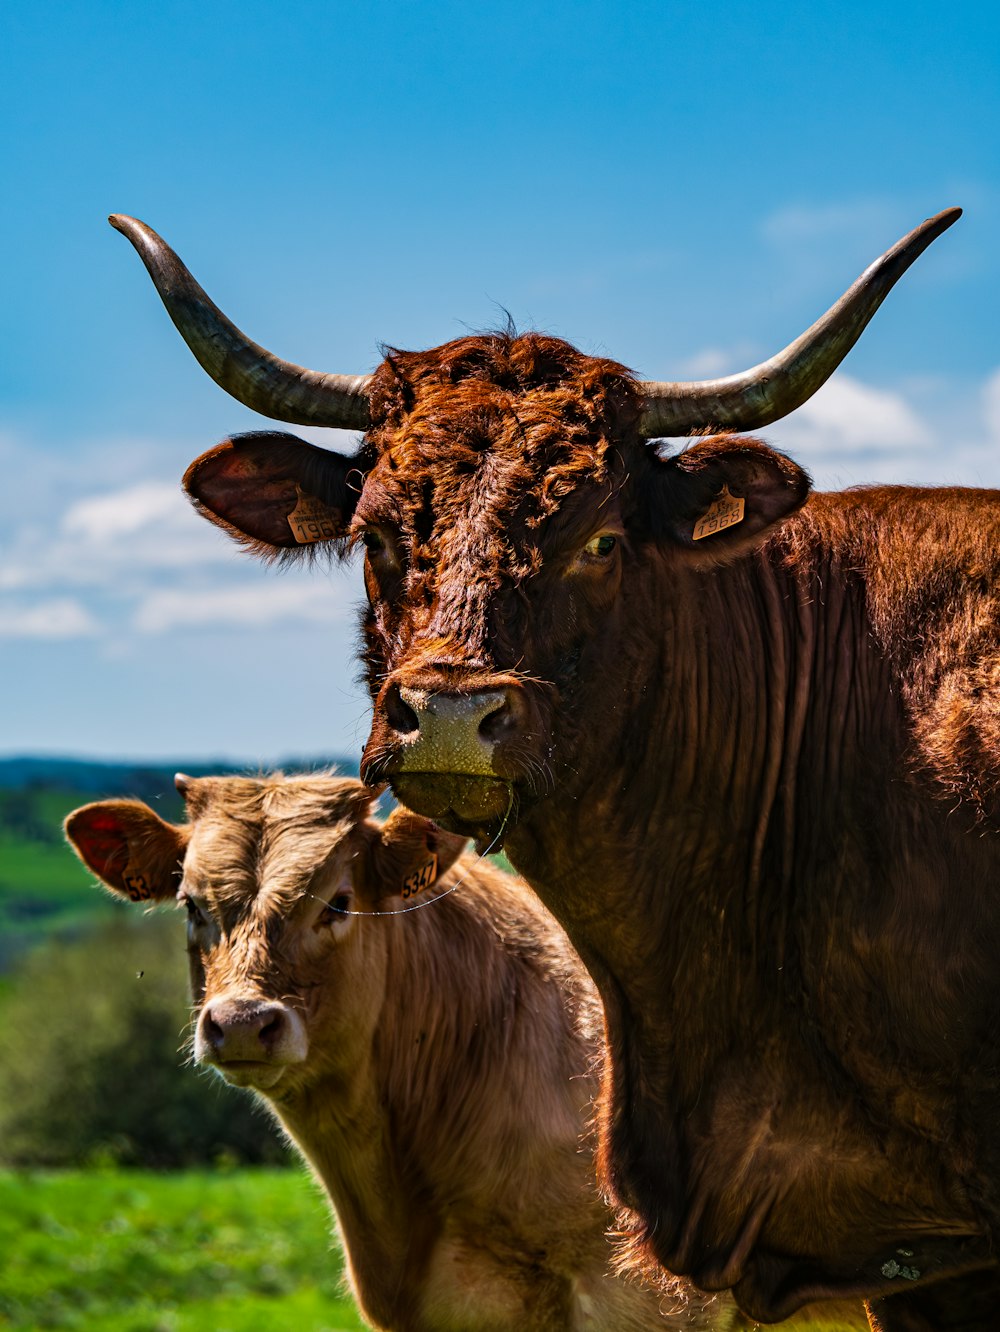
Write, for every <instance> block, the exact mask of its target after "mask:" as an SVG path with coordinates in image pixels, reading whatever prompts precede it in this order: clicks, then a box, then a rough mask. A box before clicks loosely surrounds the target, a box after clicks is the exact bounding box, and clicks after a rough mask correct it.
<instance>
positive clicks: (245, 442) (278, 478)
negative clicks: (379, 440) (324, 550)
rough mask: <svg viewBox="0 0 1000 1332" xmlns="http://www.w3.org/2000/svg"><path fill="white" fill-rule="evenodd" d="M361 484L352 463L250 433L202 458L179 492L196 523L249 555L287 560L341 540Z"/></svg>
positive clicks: (269, 434)
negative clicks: (205, 522) (201, 521)
mask: <svg viewBox="0 0 1000 1332" xmlns="http://www.w3.org/2000/svg"><path fill="white" fill-rule="evenodd" d="M352 473H353V475H352ZM349 478H350V481H351V482H353V484H349ZM362 480H363V475H362V469H361V467H359V460H358V459H355V458H345V457H343V456H342V455H341V454H339V453H332V452H331V451H330V450H329V449H319V448H317V447H316V446H315V445H314V444H307V443H306V442H305V440H302V439H296V437H295V436H294V435H286V434H278V433H277V432H273V431H257V432H254V433H253V434H248V435H235V436H233V438H232V439H225V440H223V441H222V443H221V444H218V445H217V446H216V447H215V448H214V449H209V451H208V453H203V454H202V456H201V457H200V458H197V459H196V460H195V461H194V462H193V463H192V464H191V466H190V467H189V468H188V469H187V471H186V472H185V473H184V482H183V484H184V489H185V490H186V491H187V493H188V495H189V496H190V497H191V500H192V501H193V503H194V506H195V508H196V509H198V511H199V512H200V513H201V514H202V515H203V516H204V517H206V518H208V519H209V521H210V522H213V523H215V525H216V526H217V527H221V528H222V529H223V531H225V532H228V533H229V535H230V536H232V537H234V538H235V539H236V540H237V541H240V542H242V543H243V544H244V545H246V546H249V547H250V549H251V550H252V551H253V552H254V553H255V554H258V555H264V556H276V555H285V556H288V555H295V554H300V553H302V552H303V551H310V550H314V549H315V548H316V547H317V545H320V544H329V543H335V542H338V541H341V542H342V541H343V540H344V538H345V537H346V535H347V528H348V525H349V523H350V520H351V515H352V513H353V512H354V505H355V503H356V501H357V498H358V494H359V493H360V490H361V483H362Z"/></svg>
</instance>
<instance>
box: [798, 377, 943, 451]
mask: <svg viewBox="0 0 1000 1332" xmlns="http://www.w3.org/2000/svg"><path fill="white" fill-rule="evenodd" d="M781 434H782V437H783V439H784V440H785V441H786V442H787V443H788V445H789V447H793V448H797V449H803V450H807V451H819V452H829V453H832V454H834V455H837V456H842V455H843V454H845V453H848V454H850V453H858V452H871V451H876V452H884V451H886V450H888V451H891V452H892V453H893V454H894V455H895V456H897V457H898V456H899V454H900V452H901V451H903V450H907V449H910V450H920V451H922V450H923V449H924V448H926V447H927V445H928V444H929V443H930V433H929V431H928V429H927V426H926V425H925V424H924V422H923V421H922V420H921V418H920V417H919V416H918V415H917V413H916V412H915V411H914V410H913V408H912V407H911V406H910V404H909V403H908V402H907V401H906V399H905V398H904V397H903V396H902V395H901V394H899V393H894V392H892V391H891V390H889V389H880V388H873V387H872V386H871V385H870V384H862V383H861V381H860V380H858V379H854V378H852V377H851V376H850V375H845V374H843V373H839V374H836V375H834V376H833V378H832V379H830V380H828V381H827V383H826V384H824V385H823V387H822V388H821V389H820V390H819V391H818V392H817V393H815V394H814V395H813V397H811V398H810V399H809V401H808V402H806V403H804V404H803V405H802V406H801V407H800V408H799V409H798V411H796V412H793V413H792V415H791V416H789V417H788V418H787V419H786V420H785V421H784V422H782V424H781Z"/></svg>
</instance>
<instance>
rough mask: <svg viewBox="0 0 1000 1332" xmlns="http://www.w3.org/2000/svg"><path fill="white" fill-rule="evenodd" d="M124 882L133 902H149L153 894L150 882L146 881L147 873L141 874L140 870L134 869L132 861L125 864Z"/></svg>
mask: <svg viewBox="0 0 1000 1332" xmlns="http://www.w3.org/2000/svg"><path fill="white" fill-rule="evenodd" d="M122 883H123V884H124V885H125V891H126V892H127V893H128V895H129V897H130V898H131V899H132V901H133V902H148V901H149V899H150V898H151V897H152V896H153V894H152V892H151V891H150V888H149V884H148V883H147V882H146V876H145V874H140V873H139V871H138V870H136V869H133V868H132V865H131V862H130V863H129V864H128V865H126V866H125V870H124V873H123V874H122Z"/></svg>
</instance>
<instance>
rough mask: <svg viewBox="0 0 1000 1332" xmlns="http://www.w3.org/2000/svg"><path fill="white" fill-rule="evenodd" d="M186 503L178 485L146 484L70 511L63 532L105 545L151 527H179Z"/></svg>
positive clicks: (80, 504) (94, 499) (93, 498)
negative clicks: (180, 512) (179, 519)
mask: <svg viewBox="0 0 1000 1332" xmlns="http://www.w3.org/2000/svg"><path fill="white" fill-rule="evenodd" d="M183 503H184V501H183V499H182V497H181V494H180V492H179V490H178V487H177V486H176V485H171V484H168V483H167V482H164V481H145V482H142V483H140V484H139V485H136V486H129V487H128V488H127V489H125V490H118V491H113V492H112V493H110V494H105V495H92V496H90V498H88V499H83V500H79V501H77V503H76V504H73V505H71V506H70V508H69V509H67V511H66V514H65V516H64V518H63V521H62V529H63V531H64V532H65V533H66V534H67V535H69V536H79V537H82V538H83V539H84V540H87V541H93V542H95V543H101V542H106V541H114V540H116V539H117V538H118V537H121V536H130V535H131V534H132V533H133V532H141V531H142V530H143V529H144V528H146V527H148V526H149V525H150V524H151V523H160V524H166V525H167V526H168V527H176V526H177V519H176V515H177V513H178V511H179V510H180V509H181V506H182V505H183Z"/></svg>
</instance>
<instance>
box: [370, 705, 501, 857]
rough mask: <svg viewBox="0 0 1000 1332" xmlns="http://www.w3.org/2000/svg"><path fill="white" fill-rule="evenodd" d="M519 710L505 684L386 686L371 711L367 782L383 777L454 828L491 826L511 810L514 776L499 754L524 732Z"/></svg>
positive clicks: (402, 797)
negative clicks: (373, 719)
mask: <svg viewBox="0 0 1000 1332" xmlns="http://www.w3.org/2000/svg"><path fill="white" fill-rule="evenodd" d="M523 711H524V707H523V704H522V702H521V699H520V696H519V692H518V691H517V690H516V689H514V688H512V687H509V686H502V687H496V688H487V689H479V690H468V689H463V690H455V689H452V690H448V689H441V688H432V687H426V686H422V685H421V686H418V685H405V684H401V683H397V682H393V683H390V684H389V685H388V686H387V688H386V689H385V691H384V693H383V696H382V698H381V699H380V700H379V706H378V707H377V708H376V725H375V729H374V730H373V733H372V741H371V742H370V745H369V751H368V754H366V762H365V763H363V765H362V769H363V772H364V775H365V780H366V781H377V780H382V779H385V778H388V780H389V781H390V782H391V784H392V787H393V790H394V791H395V793H396V795H397V796H398V797H399V799H400V800H402V801H403V803H404V804H405V805H407V806H409V808H410V809H413V810H415V811H416V812H417V813H420V814H425V815H427V816H428V817H429V818H433V819H435V820H436V821H437V822H439V823H442V824H443V825H444V826H446V827H449V826H450V827H454V828H455V829H456V831H458V830H461V831H468V830H469V828H470V827H476V828H481V827H484V826H486V825H490V824H494V823H495V822H496V821H497V820H498V819H501V818H503V816H504V814H505V813H506V812H507V811H508V809H509V808H510V804H511V781H512V776H513V774H509V773H507V772H504V771H503V767H504V764H503V751H504V744H505V742H508V741H510V740H511V739H512V738H514V737H515V736H516V735H517V734H518V733H519V731H520V730H522V729H523V718H522V712H523ZM372 753H378V754H380V755H381V757H380V758H379V759H372V758H371V757H370V755H371V754H372Z"/></svg>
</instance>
